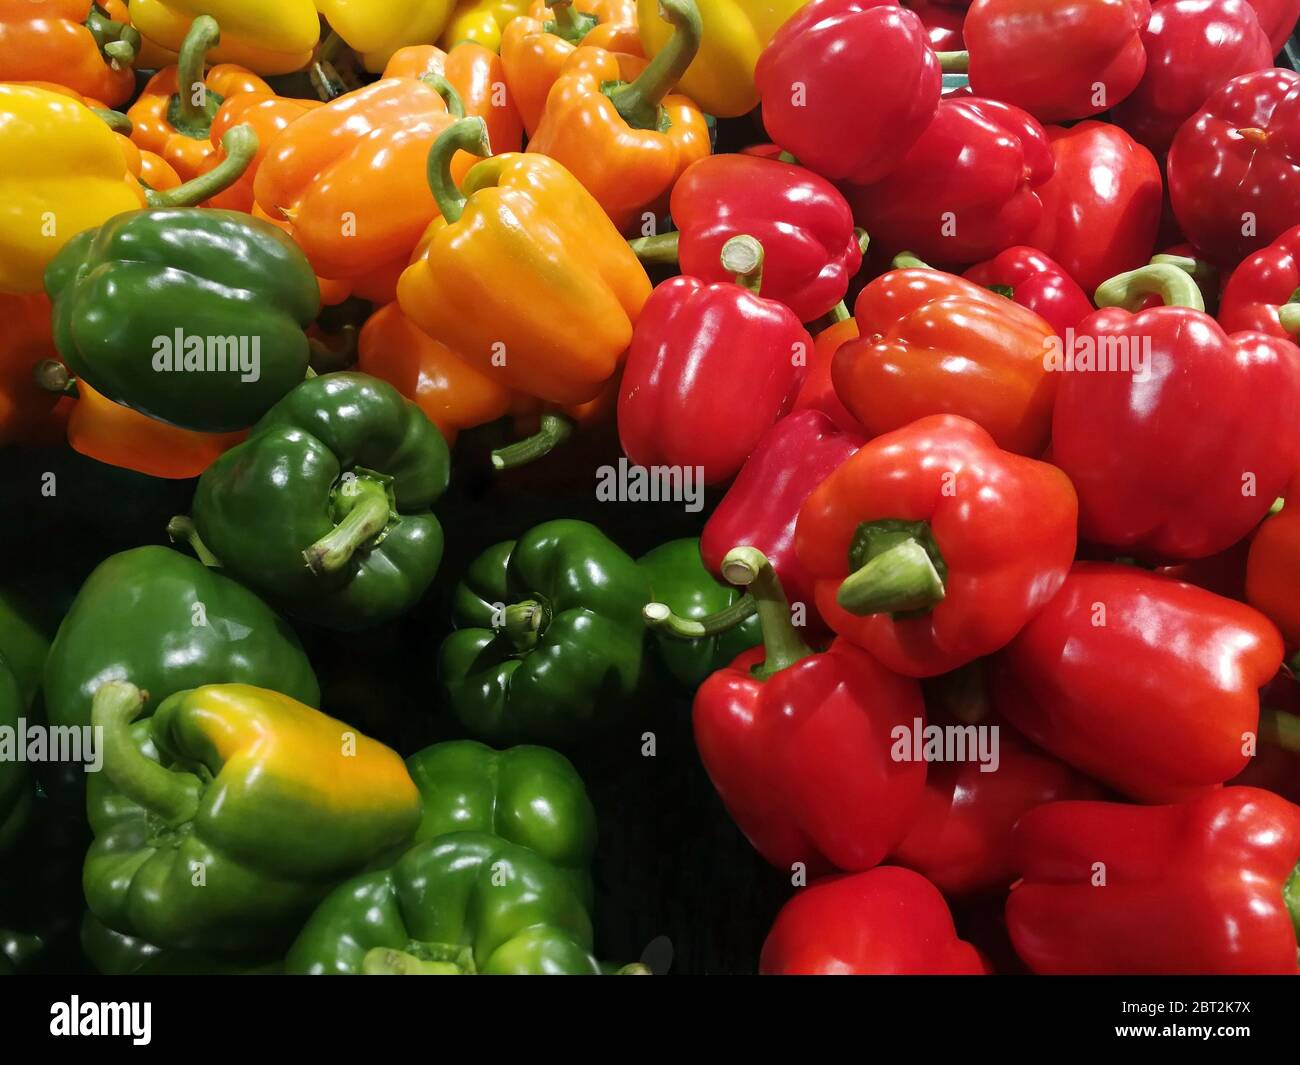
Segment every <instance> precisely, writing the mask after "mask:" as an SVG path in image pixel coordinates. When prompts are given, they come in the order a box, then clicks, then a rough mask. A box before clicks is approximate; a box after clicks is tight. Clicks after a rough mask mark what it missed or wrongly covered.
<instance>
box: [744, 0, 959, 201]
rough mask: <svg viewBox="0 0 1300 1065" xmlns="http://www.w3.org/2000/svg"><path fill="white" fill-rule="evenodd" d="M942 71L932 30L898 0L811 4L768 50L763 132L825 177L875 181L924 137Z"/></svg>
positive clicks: (762, 86) (761, 73) (762, 66)
mask: <svg viewBox="0 0 1300 1065" xmlns="http://www.w3.org/2000/svg"><path fill="white" fill-rule="evenodd" d="M942 80H943V75H942V73H941V72H940V70H939V61H938V59H936V58H935V54H934V50H933V49H932V48H931V47H930V42H929V35H928V34H927V32H926V29H925V25H924V24H923V23H922V22H921V19H920V18H919V17H917V15H916V14H915V13H914V12H912V11H908V10H907V9H906V8H903V7H899V5H898V4H896V3H895V2H894V0H812V3H810V4H807V5H806V6H804V7H803V8H801V9H800V10H799V11H797V12H796V13H795V14H794V15H793V17H791V18H790V20H789V21H788V22H786V23H785V24H784V25H783V26H782V27H781V28H780V29H779V30H777V32H776V34H775V36H773V38H772V40H771V41H770V42H769V43H768V45H767V47H766V48H765V49H763V54H762V55H761V56H760V57H759V60H758V67H757V69H756V70H755V71H754V82H755V84H756V85H757V86H758V91H759V95H760V96H761V97H762V100H763V128H764V129H766V130H767V132H768V135H769V136H770V137H771V138H772V140H774V141H776V143H777V144H779V145H780V146H781V147H782V148H783V149H785V150H786V151H787V152H790V153H791V154H792V155H794V156H795V157H796V158H797V159H798V160H799V162H800V163H801V164H802V165H803V166H806V167H808V168H809V169H810V170H813V171H815V172H816V173H818V174H821V175H822V176H823V177H827V178H831V179H833V180H836V181H851V182H853V183H854V184H857V185H866V184H870V183H871V182H873V181H879V180H880V179H881V178H883V177H885V176H886V175H887V174H888V173H889V172H890V171H891V170H893V169H894V167H895V166H897V165H898V164H899V162H900V161H901V160H902V159H903V157H904V156H905V155H906V154H907V151H908V149H909V148H911V147H912V145H913V144H915V143H916V141H917V138H919V137H920V136H921V134H922V133H923V132H924V131H925V128H926V126H927V125H929V123H930V120H931V119H933V118H934V114H935V109H936V108H937V107H938V105H939V90H940V87H941V83H942Z"/></svg>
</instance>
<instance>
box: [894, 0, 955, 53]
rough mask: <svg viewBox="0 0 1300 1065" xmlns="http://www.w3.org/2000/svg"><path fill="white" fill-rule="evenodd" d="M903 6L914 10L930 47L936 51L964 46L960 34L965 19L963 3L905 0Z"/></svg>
mask: <svg viewBox="0 0 1300 1065" xmlns="http://www.w3.org/2000/svg"><path fill="white" fill-rule="evenodd" d="M904 6H905V7H908V8H910V9H911V10H913V11H915V12H916V14H917V17H918V18H919V19H920V20H921V22H922V23H923V24H924V25H925V32H926V34H927V35H928V36H929V38H930V47H931V48H933V49H934V50H935V51H936V52H957V51H960V50H961V49H963V48H965V47H966V40H965V38H964V37H963V36H962V23H963V22H965V21H966V8H965V5H960V4H951V3H949V4H943V3H938V2H937V0H907V2H906V3H905V4H904Z"/></svg>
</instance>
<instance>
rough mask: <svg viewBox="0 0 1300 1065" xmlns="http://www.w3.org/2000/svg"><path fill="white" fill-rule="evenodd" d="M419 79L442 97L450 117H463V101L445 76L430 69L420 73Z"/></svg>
mask: <svg viewBox="0 0 1300 1065" xmlns="http://www.w3.org/2000/svg"><path fill="white" fill-rule="evenodd" d="M420 80H421V81H422V82H424V83H425V84H426V85H427V86H429V88H431V89H432V90H433V91H434V92H436V93H437V94H438V95H439V96H441V97H442V99H443V102H444V103H445V104H446V105H447V114H449V115H451V117H452V118H464V117H465V101H463V100H462V99H461V98H460V93H458V92H457V91H456V87H455V86H454V85H453V84H452V83H451V82H449V81H448V80H447V79H446V78H445V77H443V76H442V75H441V74H438V73H436V72H435V71H432V70H431V71H429V73H427V74H421V75H420Z"/></svg>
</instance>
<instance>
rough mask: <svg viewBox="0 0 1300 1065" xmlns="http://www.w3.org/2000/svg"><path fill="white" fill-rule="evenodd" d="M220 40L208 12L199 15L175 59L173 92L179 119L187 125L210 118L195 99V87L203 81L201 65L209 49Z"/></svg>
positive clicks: (205, 60)
mask: <svg viewBox="0 0 1300 1065" xmlns="http://www.w3.org/2000/svg"><path fill="white" fill-rule="evenodd" d="M220 43H221V28H220V27H219V26H218V25H217V20H216V19H214V18H213V17H212V16H211V15H200V16H199V17H198V18H196V19H195V20H194V21H193V22H191V23H190V28H189V31H188V32H187V33H186V34H185V40H183V41H182V42H181V50H180V53H179V55H178V56H177V59H176V93H177V96H178V97H179V107H180V114H181V119H182V121H183V122H184V123H185V124H186V125H187V126H201V125H202V124H204V123H205V122H208V121H209V116H208V112H207V109H206V107H205V106H204V105H203V104H197V103H195V102H194V96H195V91H194V90H195V88H196V87H198V86H201V85H202V84H203V68H204V65H205V63H206V62H207V55H208V49H210V48H215V47H216V46H217V45H218V44H220Z"/></svg>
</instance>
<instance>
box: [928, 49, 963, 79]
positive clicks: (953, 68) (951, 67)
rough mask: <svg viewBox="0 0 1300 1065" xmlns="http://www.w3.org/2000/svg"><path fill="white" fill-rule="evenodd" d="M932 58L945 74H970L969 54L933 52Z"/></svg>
mask: <svg viewBox="0 0 1300 1065" xmlns="http://www.w3.org/2000/svg"><path fill="white" fill-rule="evenodd" d="M934 56H935V58H936V59H938V60H939V69H940V70H942V71H943V72H944V73H945V74H969V73H970V52H935V53H934Z"/></svg>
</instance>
